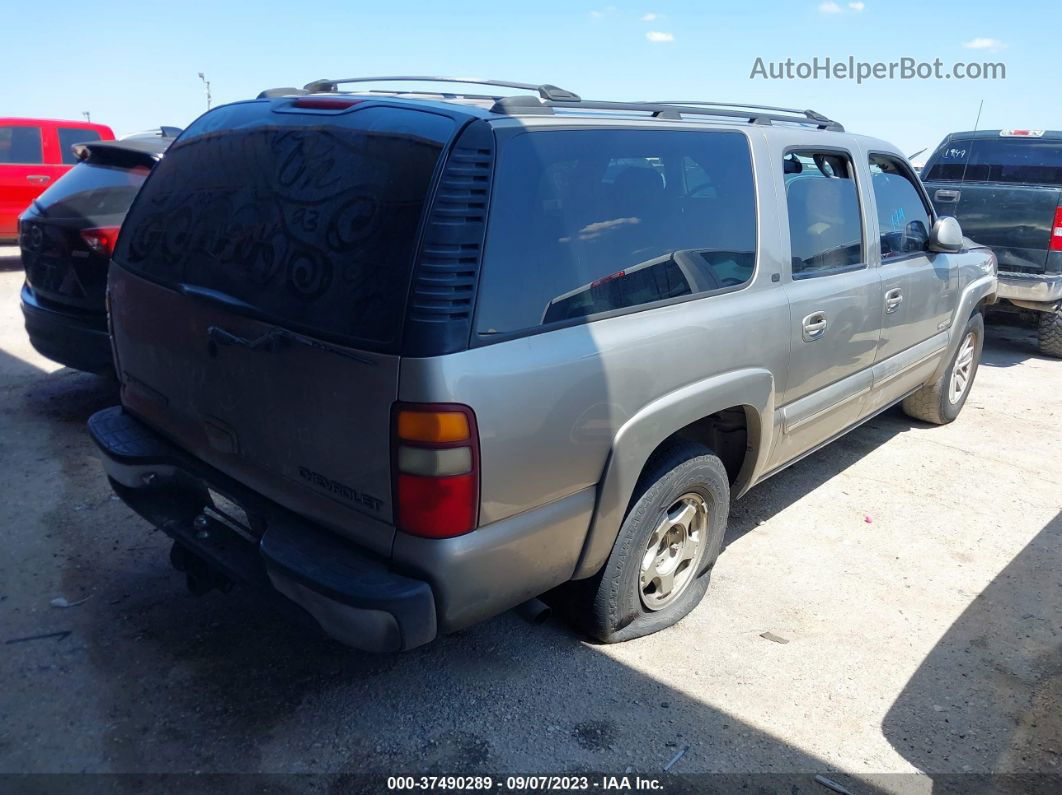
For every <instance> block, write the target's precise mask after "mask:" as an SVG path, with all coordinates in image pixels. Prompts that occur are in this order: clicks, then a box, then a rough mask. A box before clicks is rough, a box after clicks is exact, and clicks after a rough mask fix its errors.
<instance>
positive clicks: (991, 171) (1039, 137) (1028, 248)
mask: <svg viewBox="0 0 1062 795" xmlns="http://www.w3.org/2000/svg"><path fill="white" fill-rule="evenodd" d="M922 181H923V183H924V184H925V186H926V189H927V190H928V191H929V195H930V197H931V198H932V200H933V204H934V205H935V207H936V209H937V212H938V213H939V214H940V215H952V216H955V218H957V219H958V220H959V223H960V224H961V225H962V229H963V232H964V233H965V234H966V235H967V236H968V237H971V238H973V239H974V240H976V241H977V242H978V243H981V244H983V245H986V246H990V247H991V248H992V250H993V251H994V252H995V254H996V258H997V260H998V261H999V294H998V295H999V298H1000V299H1002V302H1005V303H1010V304H1012V305H1014V306H1016V307H1019V308H1021V309H1026V310H1032V311H1034V312H1038V313H1039V316H1038V319H1039V341H1040V352H1041V353H1044V354H1046V355H1048V356H1056V357H1060V358H1062V132H1058V131H1054V130H978V131H977V132H955V133H950V134H949V135H947V136H945V138H944V140H943V141H942V142H941V144H940V146H938V147H937V150H936V151H935V152H934V153H933V155H932V157H930V158H929V160H928V161H927V162H926V166H925V168H924V169H923V170H922Z"/></svg>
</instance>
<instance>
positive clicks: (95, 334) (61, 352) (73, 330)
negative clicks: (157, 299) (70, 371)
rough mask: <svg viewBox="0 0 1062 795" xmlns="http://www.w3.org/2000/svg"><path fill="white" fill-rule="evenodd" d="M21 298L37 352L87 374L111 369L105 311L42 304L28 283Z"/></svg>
mask: <svg viewBox="0 0 1062 795" xmlns="http://www.w3.org/2000/svg"><path fill="white" fill-rule="evenodd" d="M21 297H22V315H23V317H24V318H25V319H26V333H27V334H28V335H29V339H30V343H31V344H32V345H33V347H34V348H35V349H36V350H37V352H38V353H40V354H41V355H42V356H46V357H47V358H49V359H51V360H52V361H53V362H59V364H65V365H66V366H67V367H73V368H74V369H75V370H83V371H85V372H87V373H102V372H106V371H107V370H109V369H110V367H111V363H112V360H111V338H110V335H109V334H108V333H107V316H106V315H105V314H104V313H102V312H101V313H100V314H99V315H85V314H74V313H67V312H62V311H60V310H57V309H54V308H52V307H47V306H43V305H42V304H41V303H40V302H39V301H38V300H37V297H36V296H35V295H34V294H33V291H32V290H30V288H29V287H28V286H27V285H23V286H22V296H21Z"/></svg>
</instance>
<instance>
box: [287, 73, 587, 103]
mask: <svg viewBox="0 0 1062 795" xmlns="http://www.w3.org/2000/svg"><path fill="white" fill-rule="evenodd" d="M394 82H418V83H463V84H465V85H477V86H498V87H500V88H518V89H520V90H522V91H534V92H536V93H537V94H538V96H539V97H541V98H542V99H544V100H549V101H551V102H578V101H579V95H578V94H575V93H573V92H571V91H566V90H565V89H563V88H558V87H557V86H554V85H550V84H549V83H542V84H540V85H535V84H533V83H517V82H514V81H512V80H486V79H483V78H480V77H439V76H432V75H387V76H383V77H344V78H341V79H339V80H327V79H325V80H314V81H313V82H312V83H307V84H306V85H305V86H304V88H305V90H306V91H309V92H310V93H315V94H316V93H332V92H335V91H338V90H339V86H340V85H341V84H343V83H394ZM428 93H430V92H428ZM492 99H493V97H492Z"/></svg>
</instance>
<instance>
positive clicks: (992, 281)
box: [926, 274, 998, 383]
mask: <svg viewBox="0 0 1062 795" xmlns="http://www.w3.org/2000/svg"><path fill="white" fill-rule="evenodd" d="M997 285H998V282H997V281H996V277H995V274H986V275H985V276H980V277H978V278H976V279H974V280H973V281H972V282H970V283H969V284H968V285H966V287H964V288H963V291H962V295H961V297H960V298H959V305H958V307H956V309H955V314H954V315H952V319H951V326H950V327H949V329H948V335H949V337H948V345H947V348H946V349H945V352H944V356H943V357H941V360H940V366H939V367H937V370H936V372H935V373H933V377H932V378H931V379H929V381H927V382H926V383H933V381H935V380H936V379H938V378H940V377H941V376H942V375H943V374H944V371H945V370H947V369H948V365H949V364H951V360H952V358H953V357H954V356H955V351H956V349H958V347H959V343H960V342H961V341H962V332H963V329H965V328H966V321H967V318H969V317H970V315H972V314H973V311H974V307H975V306H977V305H978V304H979V303H980V302H981V301H983V300H984V299H985V298H992V297H994V296H995V294H996V290H997ZM990 303H991V301H990Z"/></svg>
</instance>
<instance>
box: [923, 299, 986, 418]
mask: <svg viewBox="0 0 1062 795" xmlns="http://www.w3.org/2000/svg"><path fill="white" fill-rule="evenodd" d="M984 338H985V321H984V318H983V317H982V316H981V313H980V312H977V313H975V314H974V315H972V316H971V317H970V319H969V320H968V321H967V323H966V328H965V329H963V332H962V339H961V340H960V341H959V347H958V348H957V349H956V350H955V355H954V356H953V357H952V360H951V363H950V364H949V365H948V367H947V369H946V370H945V371H944V373H943V375H941V376H940V378H938V379H937V380H936V381H934V382H933V383H931V384H927V385H926V386H923V387H922V388H921V389H920V390H918V391H917V392H915V393H914V394H913V395H911V396H910V397H907V398H905V399H904V401H903V410H904V411H905V412H906V413H907V415H908V416H909V417H914V418H915V419H916V420H923V421H924V422H931V423H933V424H934V425H946V424H947V423H949V422H953V421H954V420H955V418H956V417H958V416H959V412H960V411H962V407H963V406H964V405H966V398H968V397H969V396H970V389H972V388H973V382H974V376H976V375H977V366H978V364H980V362H981V348H982V347H983V345H984Z"/></svg>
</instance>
